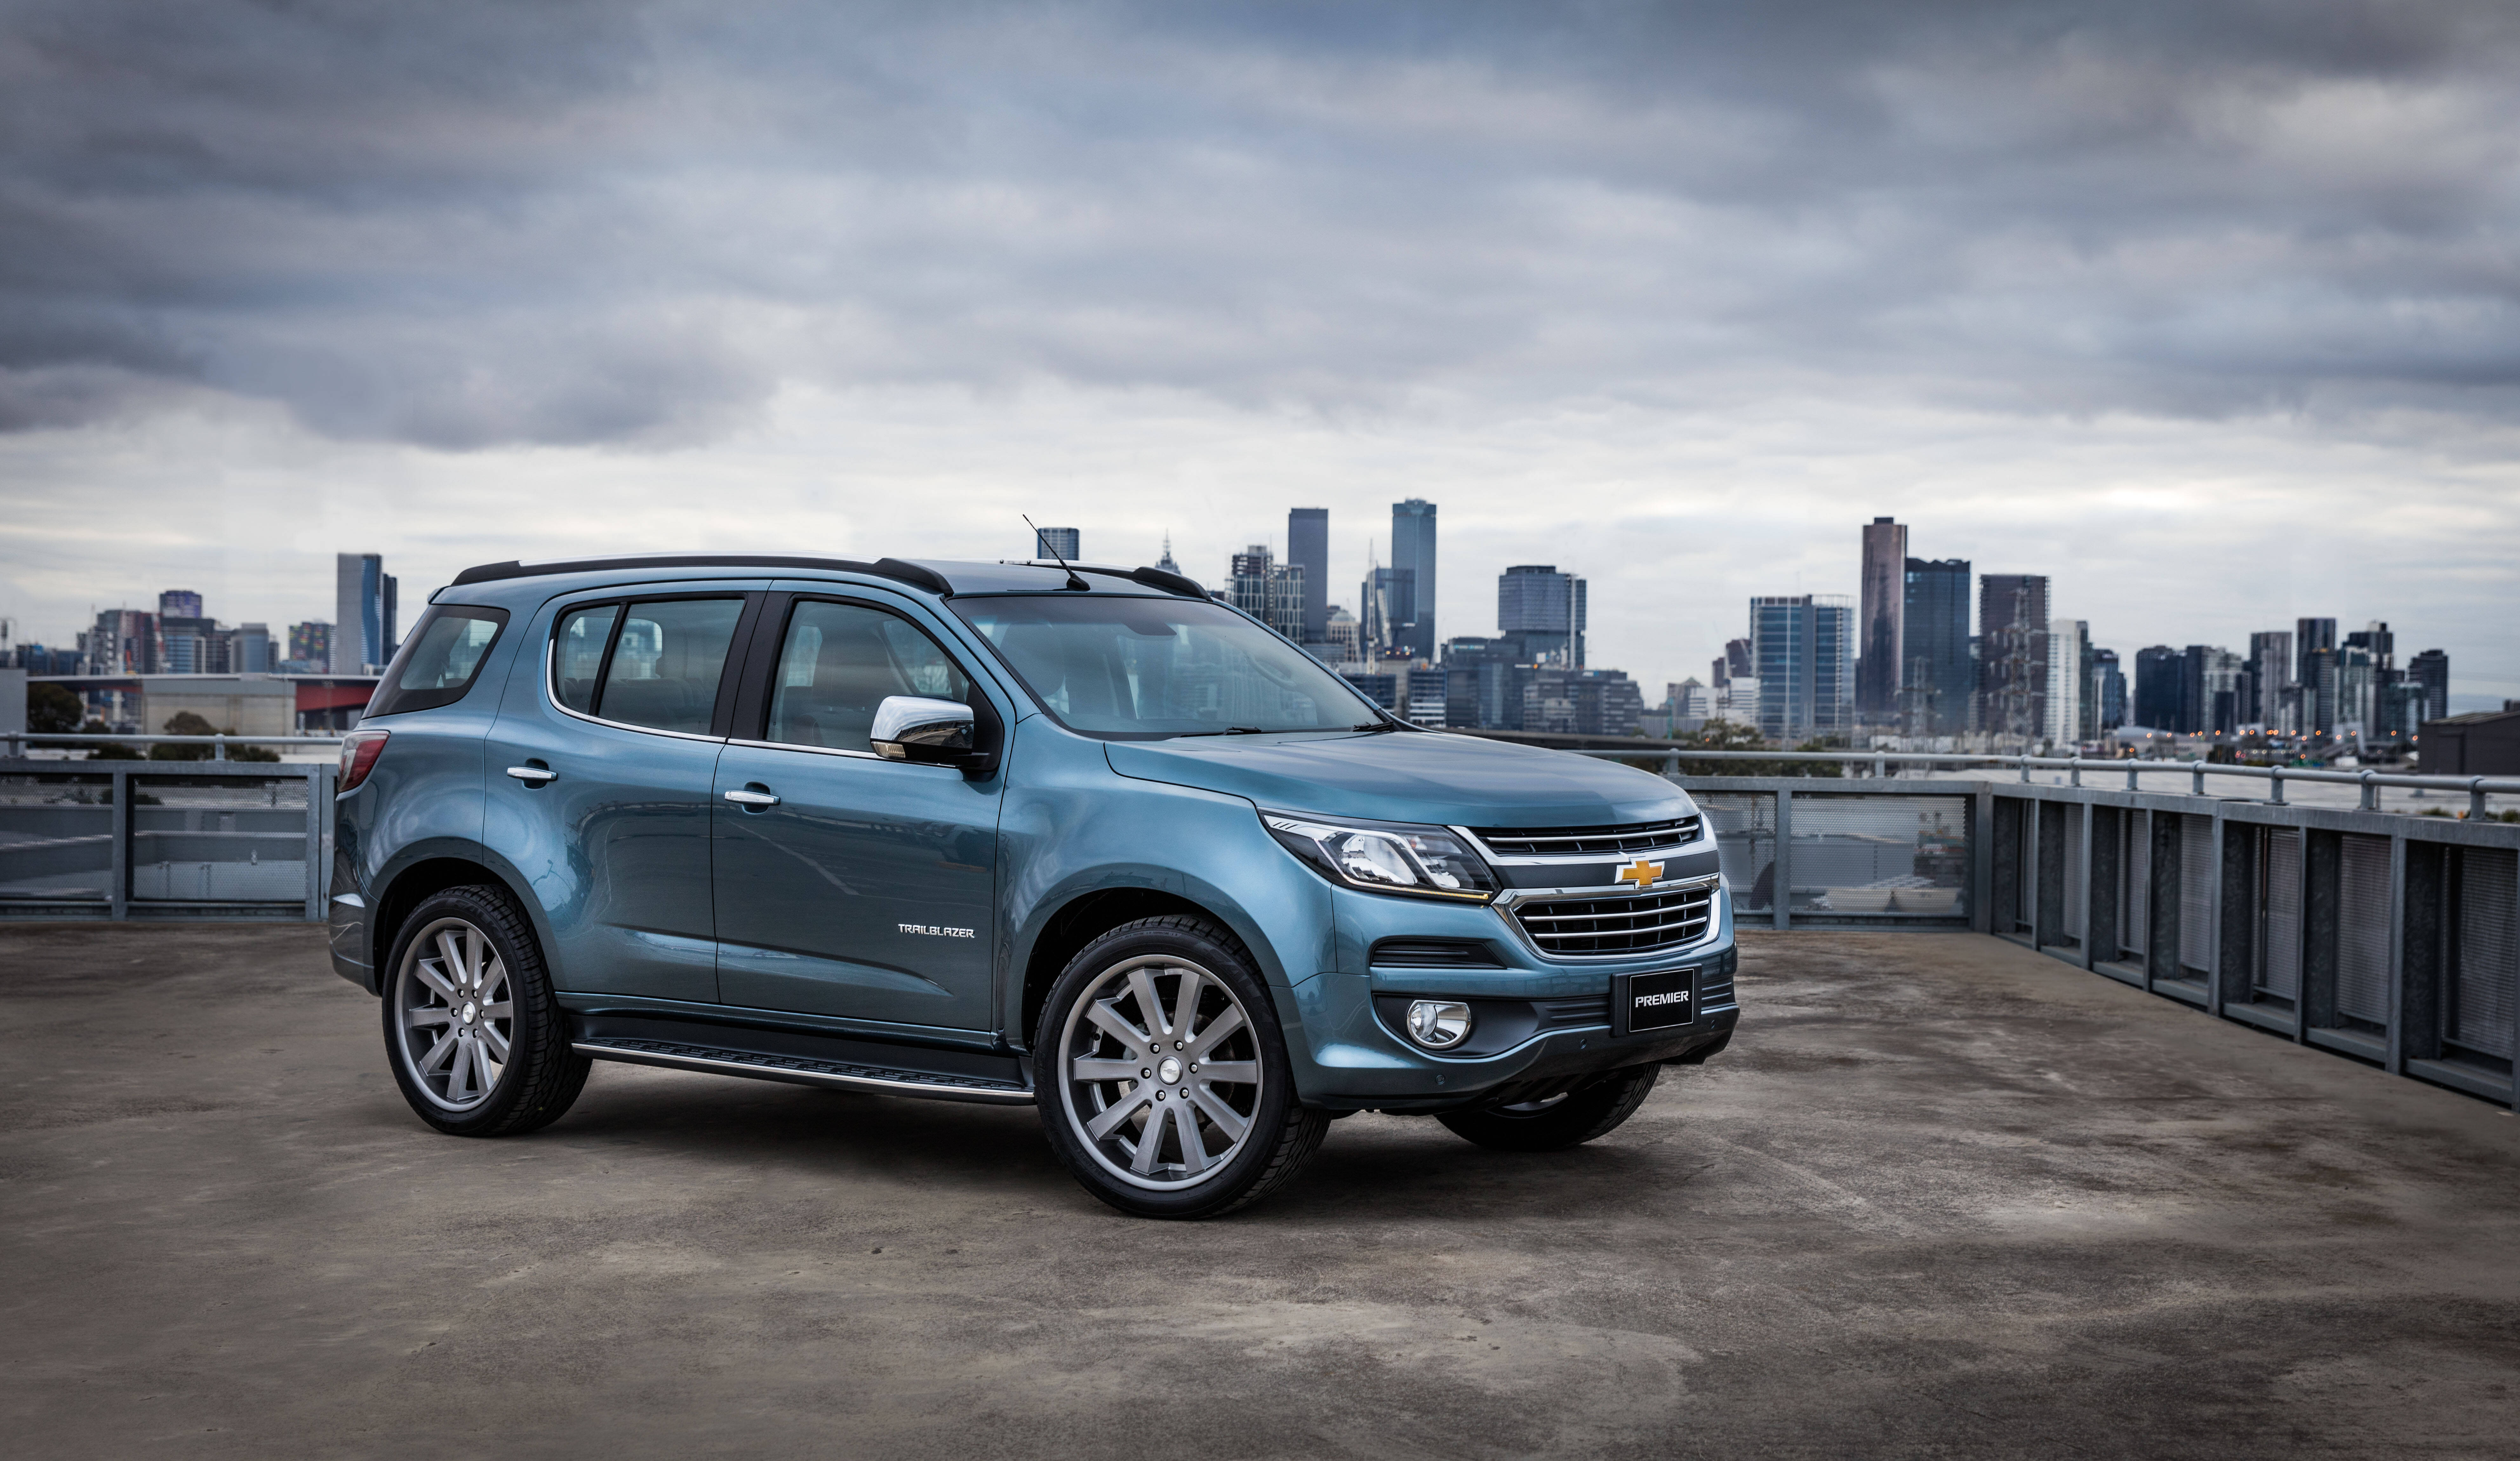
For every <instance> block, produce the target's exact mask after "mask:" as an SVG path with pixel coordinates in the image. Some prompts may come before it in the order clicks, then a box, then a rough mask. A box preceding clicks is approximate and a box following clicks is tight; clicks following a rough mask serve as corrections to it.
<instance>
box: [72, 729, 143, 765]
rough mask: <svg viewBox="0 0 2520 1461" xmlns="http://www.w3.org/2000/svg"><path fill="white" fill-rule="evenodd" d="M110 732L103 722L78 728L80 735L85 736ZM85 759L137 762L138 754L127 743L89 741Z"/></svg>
mask: <svg viewBox="0 0 2520 1461" xmlns="http://www.w3.org/2000/svg"><path fill="white" fill-rule="evenodd" d="M112 730H113V728H112V727H111V726H109V725H107V724H106V723H105V722H103V721H90V722H88V723H87V724H86V725H84V726H81V727H79V731H80V733H82V734H87V735H101V734H108V733H111V732H112ZM87 759H88V760H90V761H137V760H139V759H140V753H139V752H138V751H136V750H133V749H132V748H131V745H130V743H129V742H127V741H119V740H100V741H91V742H89V744H88V748H87Z"/></svg>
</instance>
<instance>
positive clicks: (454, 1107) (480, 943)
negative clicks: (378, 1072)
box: [394, 918, 517, 1111]
mask: <svg viewBox="0 0 2520 1461" xmlns="http://www.w3.org/2000/svg"><path fill="white" fill-rule="evenodd" d="M511 995H512V992H511V990H510V988H509V983H508V966H507V964H506V962H505V961H503V960H502V959H501V958H500V957H499V951H498V948H497V946H495V945H493V944H492V943H491V942H490V938H489V935H487V934H485V933H483V932H482V931H481V930H480V929H479V928H477V927H475V926H474V925H473V924H472V923H470V922H467V921H466V920H464V919H462V918H440V919H438V920H437V921H436V922H434V923H431V924H430V925H428V926H427V928H424V929H422V930H421V931H420V934H419V936H418V937H416V938H414V939H413V940H412V941H411V943H410V944H409V945H408V946H407V947H406V948H405V950H404V952H403V957H402V968H401V969H400V970H399V971H398V974H397V977H396V978H395V980H394V1000H395V1005H396V1018H395V1020H394V1032H395V1038H396V1039H397V1040H399V1041H400V1042H401V1054H402V1059H403V1063H404V1065H405V1067H406V1068H407V1069H409V1070H410V1072H411V1074H412V1075H413V1077H414V1078H415V1079H416V1081H417V1083H418V1084H419V1085H420V1087H421V1089H422V1091H423V1092H424V1093H425V1094H426V1095H427V1097H428V1098H429V1100H431V1101H432V1102H434V1103H436V1104H437V1105H439V1106H441V1107H443V1108H445V1109H446V1110H448V1111H470V1110H472V1108H473V1107H475V1106H478V1105H480V1104H481V1103H482V1102H483V1101H486V1100H488V1099H489V1098H490V1092H492V1091H493V1090H496V1089H497V1088H498V1085H499V1078H500V1077H501V1076H502V1075H504V1074H506V1072H507V1068H508V1052H509V1048H510V1046H509V1042H510V1041H511V1040H514V1039H515V1038H516V1023H517V1022H516V1002H515V1000H514V999H513V998H512V997H511Z"/></svg>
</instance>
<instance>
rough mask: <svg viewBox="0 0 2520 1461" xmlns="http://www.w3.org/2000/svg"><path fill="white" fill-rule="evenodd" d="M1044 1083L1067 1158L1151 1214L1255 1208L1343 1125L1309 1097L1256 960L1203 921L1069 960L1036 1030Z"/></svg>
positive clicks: (1037, 1069)
mask: <svg viewBox="0 0 2520 1461" xmlns="http://www.w3.org/2000/svg"><path fill="white" fill-rule="evenodd" d="M1186 991H1187V992H1188V1002H1187V1004H1186V1003H1185V992H1186ZM1150 1005H1151V1006H1152V1007H1151V1009H1150V1008H1149V1006H1150ZM1202 1067H1205V1069H1202ZM1033 1089H1034V1092H1035V1100H1036V1101H1037V1102H1038V1103H1039V1105H1040V1107H1041V1122H1042V1129H1043V1131H1044V1133H1045V1134H1047V1135H1048V1137H1049V1138H1050V1145H1051V1150H1053V1151H1055V1152H1057V1154H1058V1159H1059V1161H1060V1162H1062V1163H1064V1164H1065V1165H1066V1167H1067V1170H1068V1171H1069V1172H1070V1173H1074V1174H1075V1177H1076V1180H1077V1181H1079V1182H1080V1183H1082V1184H1084V1187H1085V1190H1086V1191H1088V1192H1091V1193H1093V1194H1094V1195H1095V1196H1096V1197H1099V1198H1101V1199H1102V1201H1103V1202H1105V1203H1108V1204H1109V1205H1111V1206H1112V1207H1114V1208H1117V1209H1119V1210H1120V1211H1121V1212H1123V1213H1128V1214H1131V1215H1133V1216H1135V1217H1140V1218H1215V1217H1219V1216H1222V1215H1223V1214H1226V1213H1230V1212H1232V1211H1234V1210H1235V1209H1237V1208H1239V1207H1241V1206H1243V1205H1244V1204H1246V1203H1251V1202H1256V1201H1258V1200H1259V1199H1261V1198H1262V1197H1265V1196H1267V1195H1268V1194H1269V1193H1271V1192H1273V1191H1275V1190H1277V1189H1278V1187H1280V1186H1281V1185H1283V1183H1285V1182H1286V1181H1287V1180H1288V1179H1290V1178H1292V1177H1293V1176H1294V1174H1295V1173H1297V1172H1298V1171H1300V1170H1301V1169H1302V1168H1303V1165H1304V1164H1305V1163H1306V1162H1308V1161H1310V1160H1311V1159H1312V1155H1313V1153H1314V1152H1315V1151H1317V1150H1319V1149H1320V1147H1321V1144H1322V1136H1323V1133H1325V1132H1327V1131H1328V1129H1329V1117H1328V1114H1327V1113H1325V1112H1320V1111H1308V1110H1306V1109H1305V1108H1304V1107H1303V1106H1302V1105H1301V1104H1299V1103H1298V1102H1297V1101H1296V1099H1295V1082H1294V1076H1293V1071H1292V1068H1291V1067H1290V1066H1289V1065H1288V1064H1287V1061H1286V1040H1285V1036H1284V1033H1283V1032H1282V1031H1281V1030H1280V1029H1279V1028H1278V1018H1277V1012H1276V1007H1275V1006H1274V1005H1273V1004H1271V1002H1270V999H1269V992H1268V989H1267V987H1266V986H1265V985H1263V984H1262V983H1261V980H1260V975H1259V972H1258V971H1257V970H1256V969H1254V968H1253V967H1252V964H1251V960H1250V957H1249V955H1247V954H1245V953H1244V952H1242V949H1241V946H1240V945H1239V944H1238V943H1237V942H1236V941H1235V940H1234V938H1233V936H1232V935H1231V934H1228V933H1227V932H1226V931H1225V930H1224V929H1222V928H1220V927H1218V926H1217V925H1216V924H1214V923H1211V922H1209V921H1208V920H1206V919H1204V918H1195V917H1188V916H1166V917H1161V918H1142V919H1139V920H1138V921H1137V922H1135V923H1127V924H1123V925H1121V926H1120V927H1118V928H1115V929H1113V930H1111V931H1110V932H1109V933H1106V934H1104V935H1102V937H1101V938H1099V939H1096V940H1095V941H1094V942H1093V943H1091V944H1088V945H1087V946H1086V947H1085V948H1084V950H1083V951H1082V952H1079V953H1078V954H1077V955H1076V957H1074V958H1072V959H1070V960H1068V964H1067V968H1066V969H1065V970H1064V971H1062V972H1061V973H1060V974H1059V976H1058V982H1057V984H1055V985H1053V986H1052V987H1051V991H1050V997H1049V998H1048V999H1047V1000H1046V1001H1044V1003H1043V1006H1042V1014H1041V1024H1040V1026H1039V1027H1038V1028H1037V1029H1036V1030H1035V1032H1034V1038H1033ZM1218 1142H1223V1143H1225V1144H1224V1145H1222V1146H1221V1147H1220V1146H1217V1145H1215V1143H1218Z"/></svg>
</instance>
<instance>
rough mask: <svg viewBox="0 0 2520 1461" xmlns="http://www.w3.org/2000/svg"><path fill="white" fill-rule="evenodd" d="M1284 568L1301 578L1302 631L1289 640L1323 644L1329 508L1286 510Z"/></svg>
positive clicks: (1327, 617) (1325, 635) (1327, 602)
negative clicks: (1299, 572) (1298, 571)
mask: <svg viewBox="0 0 2520 1461" xmlns="http://www.w3.org/2000/svg"><path fill="white" fill-rule="evenodd" d="M1286 565H1287V566H1288V567H1290V568H1294V569H1297V570H1300V571H1301V572H1302V573H1303V575H1304V629H1303V633H1301V634H1298V635H1294V636H1291V638H1293V639H1294V640H1295V641H1296V642H1299V643H1305V644H1319V643H1323V642H1327V641H1328V636H1329V624H1330V509H1328V508H1290V509H1287V510H1286Z"/></svg>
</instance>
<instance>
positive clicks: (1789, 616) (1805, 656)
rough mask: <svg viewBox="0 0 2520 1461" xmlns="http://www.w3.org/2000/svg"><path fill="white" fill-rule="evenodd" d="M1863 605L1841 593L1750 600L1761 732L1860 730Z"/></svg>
mask: <svg viewBox="0 0 2520 1461" xmlns="http://www.w3.org/2000/svg"><path fill="white" fill-rule="evenodd" d="M1854 639H1855V606H1854V605H1853V604H1851V603H1849V602H1848V601H1847V599H1846V597H1845V596H1844V595H1841V594H1794V595H1764V596H1761V597H1759V598H1752V599H1751V600H1750V658H1751V662H1752V663H1753V664H1754V665H1756V666H1757V668H1758V671H1759V733H1760V735H1762V736H1764V737H1765V738H1767V739H1769V740H1772V741H1778V742H1781V743H1783V744H1787V745H1791V744H1794V743H1796V742H1799V741H1804V740H1809V739H1812V738H1814V737H1819V738H1822V739H1828V740H1838V741H1843V740H1845V739H1846V738H1847V737H1848V736H1849V735H1851V734H1852V733H1853V732H1854V730H1855V643H1854Z"/></svg>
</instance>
